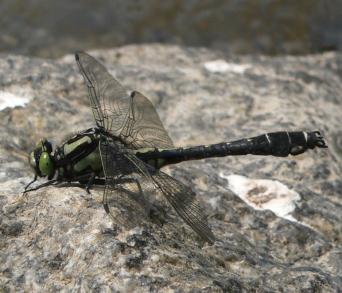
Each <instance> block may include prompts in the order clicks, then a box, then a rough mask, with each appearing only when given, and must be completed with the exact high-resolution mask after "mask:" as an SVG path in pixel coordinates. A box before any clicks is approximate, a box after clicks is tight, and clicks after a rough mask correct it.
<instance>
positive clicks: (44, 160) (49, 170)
mask: <svg viewBox="0 0 342 293" xmlns="http://www.w3.org/2000/svg"><path fill="white" fill-rule="evenodd" d="M39 170H40V172H41V173H42V175H43V176H50V175H52V174H53V172H54V164H53V162H52V160H51V157H50V155H49V154H48V153H47V152H43V153H42V154H41V156H40V158H39Z"/></svg>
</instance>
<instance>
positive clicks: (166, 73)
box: [0, 45, 342, 292]
mask: <svg viewBox="0 0 342 293" xmlns="http://www.w3.org/2000/svg"><path fill="white" fill-rule="evenodd" d="M94 55H95V56H96V57H97V58H99V59H100V60H102V61H103V62H104V63H105V64H106V65H107V66H108V68H109V69H111V71H112V72H113V74H115V75H116V77H117V78H118V79H119V80H120V81H121V82H122V83H123V84H125V85H127V86H129V87H130V88H133V89H139V90H140V91H142V92H143V93H145V94H146V95H147V96H149V97H150V98H151V100H152V102H153V103H154V104H155V105H156V108H157V109H158V112H159V113H160V116H161V119H162V121H163V122H164V125H165V128H166V129H167V130H168V131H169V133H170V136H171V137H172V138H173V140H174V142H175V144H176V145H196V144H208V143H214V142H220V141H228V140H233V139H237V138H241V137H248V136H254V135H258V134H261V133H263V132H271V131H277V130H282V129H286V130H316V129H319V130H322V132H323V133H324V136H325V137H326V140H327V143H328V144H329V149H327V150H321V149H320V150H313V151H309V152H306V153H305V154H302V155H300V156H297V157H289V158H272V157H256V156H244V157H227V158H220V159H206V160H203V161H195V162H186V163H181V164H179V165H177V166H172V167H169V168H167V169H166V171H167V172H169V173H170V174H172V175H173V176H175V177H176V178H178V179H179V180H181V181H183V182H185V183H186V184H188V185H190V186H192V188H193V189H194V190H195V191H196V193H197V195H198V198H199V199H200V201H201V202H202V203H203V206H204V207H205V208H206V211H207V213H208V215H209V223H210V225H211V227H212V229H213V231H214V233H215V235H216V236H217V238H218V239H219V240H218V241H217V242H216V243H215V244H214V245H212V246H208V245H203V244H201V243H200V242H199V239H198V238H197V236H196V235H195V234H194V233H193V232H192V231H190V230H189V229H188V228H187V226H186V225H185V224H183V223H182V222H181V221H180V220H179V221H178V220H177V219H172V222H171V223H167V224H165V225H164V226H163V227H160V226H157V225H153V224H151V225H149V226H144V227H137V228H134V229H132V230H129V231H127V230H123V229H120V227H117V226H115V225H114V226H113V224H112V222H111V220H110V219H109V217H107V216H106V214H105V211H104V210H103V207H102V204H101V196H102V192H101V191H96V190H94V191H93V192H92V195H91V196H90V195H88V194H87V193H86V192H85V191H84V190H83V189H80V188H78V187H63V188H55V187H49V188H43V189H40V190H38V191H36V192H31V193H30V194H28V195H27V196H26V197H24V196H22V195H21V192H22V190H23V188H24V186H25V184H27V183H28V182H29V180H30V179H31V178H32V175H31V173H30V172H31V171H30V169H29V166H28V164H27V161H26V153H27V152H28V151H29V150H30V149H31V148H32V147H33V146H34V144H35V142H36V141H37V139H39V138H40V137H43V136H45V137H49V138H51V139H52V140H53V141H54V142H55V143H59V142H60V141H61V140H62V139H63V137H64V136H65V135H66V134H68V133H70V132H73V131H76V130H82V129H85V128H86V127H88V126H92V125H93V122H92V115H91V113H90V109H89V107H88V105H87V97H86V92H85V89H84V86H83V81H82V79H81V76H80V74H79V73H78V69H77V68H76V64H75V62H74V59H73V57H72V56H71V55H69V56H66V57H64V58H62V59H59V60H54V61H52V60H43V59H32V58H27V57H21V56H9V55H1V58H0V91H1V92H2V93H11V94H13V95H17V96H20V95H25V96H26V97H29V98H30V99H31V100H30V102H29V103H28V104H27V105H26V106H25V107H15V108H6V109H5V110H3V111H1V112H0V138H1V139H0V161H1V170H0V291H4V292H7V291H18V290H25V291H36V292H37V291H40V292H55V291H56V290H61V289H65V290H67V291H69V290H70V291H71V290H75V291H81V290H84V291H90V290H91V291H101V292H102V291H104V292H106V291H107V292H109V291H140V292H149V291H152V292H153V291H155V292H157V291H167V292H190V291H191V292H222V291H224V292H241V291H245V292H337V291H338V290H339V288H342V279H341V275H342V249H341V240H342V209H341V193H342V178H341V174H342V130H341V123H342V105H341V104H342V94H341V93H342V77H341V75H342V55H341V54H334V53H327V54H323V55H314V56H305V57H278V58H270V57H251V56H250V57H249V56H245V57H238V56H224V55H223V54H222V53H217V52H213V51H208V50H204V49H191V48H181V47H176V46H160V45H153V46H150V45H149V46H126V47H122V48H118V49H115V50H108V51H97V52H94ZM218 59H221V61H216V62H212V61H215V60H218ZM232 174H238V175H243V176H246V177H247V178H249V179H250V180H254V179H273V180H277V181H280V182H281V183H283V184H284V185H286V186H287V187H288V188H289V189H291V190H294V191H295V192H297V193H298V194H299V196H300V199H299V200H297V202H296V206H295V210H294V212H293V213H292V216H293V217H294V218H295V219H296V220H297V221H290V220H287V219H284V218H282V217H279V216H277V215H276V214H275V213H273V212H271V211H269V210H262V209H259V210H257V209H254V208H253V207H252V206H250V205H248V204H247V203H245V202H244V201H243V200H241V199H240V198H239V197H238V196H237V195H236V194H234V193H233V192H232V191H231V190H229V188H228V182H227V179H226V178H227V176H228V175H232ZM253 192H254V193H255V196H257V194H258V192H259V191H258V190H257V189H255V190H254V191H253ZM253 195H254V194H253ZM284 196H286V194H285V195H284Z"/></svg>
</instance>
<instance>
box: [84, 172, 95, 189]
mask: <svg viewBox="0 0 342 293" xmlns="http://www.w3.org/2000/svg"><path fill="white" fill-rule="evenodd" d="M95 177H96V175H95V173H92V174H91V175H90V177H89V180H88V183H87V185H86V188H85V190H86V191H87V193H88V194H91V193H90V187H91V186H92V185H93V184H94V181H95Z"/></svg>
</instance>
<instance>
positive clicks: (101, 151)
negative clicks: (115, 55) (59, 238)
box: [24, 52, 327, 244]
mask: <svg viewBox="0 0 342 293" xmlns="http://www.w3.org/2000/svg"><path fill="white" fill-rule="evenodd" d="M75 58H76V62H77V64H78V67H79V70H80V72H81V74H82V76H83V79H84V82H85V85H86V87H87V90H88V98H89V104H90V107H91V110H92V112H93V116H94V121H95V125H94V127H93V128H89V129H86V130H83V131H80V132H78V133H77V134H76V135H73V136H71V137H69V138H68V139H66V140H65V141H64V142H63V143H62V144H61V145H59V146H56V148H55V150H54V151H53V147H52V144H51V143H50V142H49V141H48V140H47V139H46V138H44V139H41V140H39V142H38V143H37V144H36V147H35V148H34V149H33V151H32V152H30V154H29V164H30V166H31V167H32V168H33V170H34V173H35V176H34V179H33V180H32V181H31V182H30V183H29V184H28V185H27V186H26V187H25V191H24V192H25V193H26V192H29V191H33V190H37V189H39V188H42V187H45V186H49V185H57V186H58V185H60V184H62V183H70V184H71V183H79V184H81V185H82V186H83V187H85V188H86V190H87V191H88V192H89V189H90V188H91V187H92V186H97V185H99V186H101V187H102V188H103V207H104V210H105V211H106V213H107V214H109V215H110V217H111V218H112V219H113V221H115V223H118V224H122V225H123V226H127V227H135V226H137V225H139V224H141V223H142V221H143V220H146V219H147V220H150V219H151V217H152V215H153V213H154V212H155V210H154V206H153V203H151V201H153V198H151V194H154V193H158V194H161V195H162V197H164V198H165V199H166V202H168V203H169V204H170V205H171V206H172V207H173V209H174V210H175V212H176V213H174V214H175V215H178V217H180V218H181V219H183V220H184V222H185V223H186V224H188V225H189V226H190V227H191V228H192V230H193V231H194V232H196V233H197V234H198V235H199V236H200V238H201V239H202V240H203V241H204V242H208V243H209V244H212V243H214V241H215V240H216V238H215V236H214V233H213V232H212V230H211V228H210V227H209V225H208V219H207V215H206V213H205V210H204V208H203V207H202V206H201V204H200V203H199V201H198V199H197V198H196V194H195V193H194V192H193V190H192V189H191V188H190V187H188V186H187V185H185V184H183V183H182V182H180V181H179V180H177V179H175V178H174V177H172V176H170V175H168V174H166V173H165V172H163V171H161V168H162V167H164V166H166V165H170V164H176V163H179V162H183V161H188V160H199V159H204V158H210V157H224V156H235V155H247V154H252V155H264V156H266V155H271V156H277V157H286V156H288V155H298V154H301V153H304V152H305V151H307V150H309V149H314V148H316V147H318V148H326V147H327V145H326V143H325V141H324V138H323V137H322V135H321V134H320V132H319V131H310V132H306V131H292V132H290V131H279V132H273V133H266V134H262V135H258V136H255V137H250V138H243V139H239V140H235V141H232V142H223V143H217V144H211V145H200V146H193V147H175V146H174V143H173V142H172V140H171V138H170V136H169V135H168V133H167V131H166V130H165V128H164V126H163V124H162V122H161V120H160V117H159V115H158V113H157V111H156V109H155V108H154V106H153V104H152V103H151V102H150V100H149V99H148V98H147V97H146V96H144V95H143V94H142V93H140V92H138V91H135V90H134V91H129V90H127V88H125V87H124V86H123V85H121V84H120V83H119V82H118V81H117V80H116V79H115V78H114V77H113V76H112V75H111V74H110V73H109V72H108V71H107V69H106V68H105V66H104V65H102V64H101V63H100V62H99V61H97V60H96V59H95V58H93V57H92V56H90V55H88V54H87V53H84V52H77V53H76V54H75ZM38 177H44V178H46V179H47V181H46V182H45V183H43V184H40V185H38V186H36V187H34V188H30V189H29V186H30V185H31V184H32V183H33V182H35V181H36V180H37V178H38Z"/></svg>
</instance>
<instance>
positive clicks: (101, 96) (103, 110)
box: [75, 52, 173, 148]
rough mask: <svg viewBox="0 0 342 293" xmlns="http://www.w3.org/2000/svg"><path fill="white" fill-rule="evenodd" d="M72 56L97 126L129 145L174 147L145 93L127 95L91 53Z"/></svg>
mask: <svg viewBox="0 0 342 293" xmlns="http://www.w3.org/2000/svg"><path fill="white" fill-rule="evenodd" d="M75 57H76V62H77V64H78V66H79V69H80V71H81V73H82V76H83V78H84V80H85V83H86V85H87V87H88V93H89V100H90V105H91V108H92V111H93V114H94V117H95V122H96V125H97V126H98V127H99V128H102V129H104V130H105V131H107V132H109V133H111V134H113V135H114V136H117V137H120V138H121V139H122V140H123V141H124V142H125V143H126V144H127V146H129V147H130V148H144V147H157V148H168V147H173V143H172V141H171V139H170V137H169V136H168V134H167V132H166V130H165V129H164V127H163V125H162V123H161V121H160V118H159V116H158V114H157V112H156V110H155V108H154V107H153V105H152V103H151V102H150V101H149V100H148V99H147V98H146V97H145V96H144V95H142V94H141V93H139V92H133V93H132V94H131V95H129V94H128V91H127V90H126V89H125V88H124V87H123V86H122V85H121V84H120V83H119V82H118V81H117V80H115V79H114V78H113V76H112V75H111V74H110V73H109V72H108V71H107V70H106V68H105V67H104V66H103V65H102V64H101V63H99V62H98V61H97V60H96V59H94V58H93V57H91V56H90V55H88V54H86V53H83V52H78V53H76V55H75Z"/></svg>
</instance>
